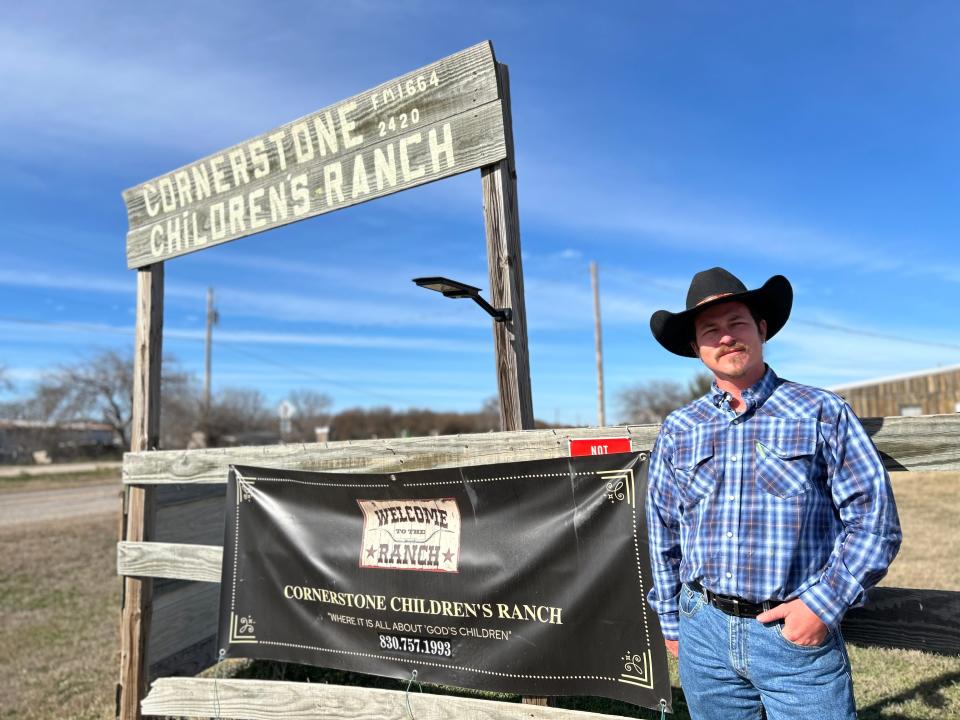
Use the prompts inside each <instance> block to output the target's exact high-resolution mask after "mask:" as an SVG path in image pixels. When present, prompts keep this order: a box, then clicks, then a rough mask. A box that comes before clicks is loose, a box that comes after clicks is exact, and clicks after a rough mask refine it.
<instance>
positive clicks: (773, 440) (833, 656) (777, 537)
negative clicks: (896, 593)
mask: <svg viewBox="0 0 960 720" xmlns="http://www.w3.org/2000/svg"><path fill="white" fill-rule="evenodd" d="M792 304H793V290H792V288H791V286H790V283H789V281H788V280H787V279H786V278H785V277H783V276H782V275H776V276H774V277H772V278H770V279H769V280H768V281H767V282H766V283H765V284H764V285H763V286H762V287H760V288H758V289H755V290H749V291H748V290H747V288H746V286H745V285H744V284H743V283H742V282H741V281H740V280H739V279H737V278H736V277H735V276H734V275H732V274H731V273H729V272H728V271H726V270H724V269H723V268H712V269H710V270H705V271H703V272H700V273H697V274H696V275H695V276H694V278H693V281H692V282H691V283H690V289H689V292H688V293H687V307H686V310H684V311H683V312H679V313H670V312H667V311H666V310H660V311H658V312H656V313H654V314H653V316H652V317H651V318H650V328H651V330H652V331H653V335H654V337H655V338H656V339H657V341H658V342H659V343H660V344H661V345H662V346H663V347H664V348H666V349H667V350H669V351H670V352H672V353H675V354H677V355H682V356H685V357H699V358H700V360H701V361H702V362H703V364H704V365H706V366H707V368H708V369H709V370H710V372H711V373H713V376H714V383H713V387H712V389H711V391H710V392H709V393H707V395H705V396H704V397H701V398H699V399H698V400H695V401H693V402H691V403H690V404H689V405H687V406H685V407H683V408H681V409H679V410H677V411H675V412H673V413H671V414H670V416H669V417H667V419H666V420H665V421H664V423H663V427H662V428H661V430H660V434H659V436H658V437H657V441H656V444H655V445H654V449H653V453H652V456H651V464H650V482H649V494H648V499H647V522H648V526H649V532H650V556H651V561H652V563H653V572H654V583H653V589H652V590H651V591H650V593H649V596H648V600H649V602H650V605H651V606H652V607H653V609H654V610H655V611H656V612H657V613H658V614H659V616H660V624H661V627H662V629H663V635H664V638H665V639H666V643H667V648H668V650H669V651H670V652H671V653H672V654H673V655H678V656H679V659H680V678H681V681H682V684H683V689H684V694H685V696H686V699H687V703H688V705H689V707H690V711H691V714H692V715H693V717H694V718H695V719H696V720H739V719H740V718H743V719H744V720H746V719H747V718H749V719H750V720H756V719H757V718H759V717H761V716H762V712H763V711H765V712H766V715H767V717H768V718H769V720H781V719H786V718H791V719H792V718H797V719H799V718H809V717H816V718H817V719H818V720H834V719H838V720H839V719H841V718H842V719H843V720H850V719H853V718H856V710H855V707H854V700H853V687H852V680H851V676H850V661H849V659H848V658H847V654H846V649H845V647H844V643H843V638H842V636H841V635H840V630H839V626H840V620H841V619H842V618H843V615H844V613H845V612H846V611H847V609H848V608H850V607H853V606H856V605H858V604H862V602H863V600H864V596H865V591H866V590H867V589H868V588H870V587H871V586H873V585H874V584H876V583H877V582H878V581H879V580H880V579H881V578H882V577H883V576H884V575H885V574H886V571H887V567H888V566H889V564H890V562H891V561H892V560H893V558H894V557H895V556H896V554H897V550H898V549H899V547H900V540H901V533H900V522H899V518H898V517H897V509H896V505H895V503H894V499H893V494H892V491H891V488H890V481H889V477H888V476H887V473H886V471H885V470H884V467H883V463H882V462H881V460H880V457H879V455H878V454H877V451H876V448H874V446H873V444H872V442H871V441H870V438H869V437H868V436H867V434H866V432H865V431H864V429H863V427H862V426H861V424H860V422H859V420H857V418H856V416H855V415H854V414H853V411H852V410H851V409H850V407H849V406H848V405H847V404H846V403H845V402H844V401H843V400H842V399H841V398H840V397H838V396H836V395H834V394H833V393H830V392H827V391H825V390H820V389H817V388H812V387H808V386H806V385H800V384H797V383H793V382H790V381H787V380H783V379H781V378H779V377H777V375H776V374H775V373H774V372H773V370H772V369H770V368H769V367H768V366H767V365H766V364H765V363H764V360H763V345H764V342H765V341H766V340H768V339H770V338H772V337H773V336H774V335H776V334H777V332H778V331H779V330H780V329H781V328H782V327H783V326H784V324H785V323H786V321H787V318H788V317H789V315H790V309H791V306H792ZM809 352H810V353H812V354H814V355H815V354H816V347H811V348H809Z"/></svg>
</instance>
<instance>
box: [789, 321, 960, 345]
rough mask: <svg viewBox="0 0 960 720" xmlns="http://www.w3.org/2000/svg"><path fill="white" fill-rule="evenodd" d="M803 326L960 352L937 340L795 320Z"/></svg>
mask: <svg viewBox="0 0 960 720" xmlns="http://www.w3.org/2000/svg"><path fill="white" fill-rule="evenodd" d="M794 322H795V323H799V324H801V325H810V326H811V327H818V328H821V329H823V330H834V331H836V332H842V333H846V334H847V335H862V336H864V337H873V338H879V339H881V340H895V341H897V342H902V343H907V344H908V345H926V346H929V347H939V348H947V349H949V350H960V344H957V343H945V342H937V341H935V340H917V339H915V338H905V337H902V336H900V335H890V334H887V333H879V332H874V331H872V330H858V329H856V328H851V327H846V326H845V325H837V324H836V323H827V322H817V321H814V320H794Z"/></svg>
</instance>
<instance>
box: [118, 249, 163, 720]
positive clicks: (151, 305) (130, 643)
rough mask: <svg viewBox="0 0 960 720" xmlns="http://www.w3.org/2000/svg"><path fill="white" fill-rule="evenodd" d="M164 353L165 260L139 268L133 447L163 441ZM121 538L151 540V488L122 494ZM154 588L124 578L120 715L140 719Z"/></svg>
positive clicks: (143, 581) (143, 580)
mask: <svg viewBox="0 0 960 720" xmlns="http://www.w3.org/2000/svg"><path fill="white" fill-rule="evenodd" d="M162 355H163V263H155V264H153V265H148V266H146V267H144V268H142V269H140V270H138V271H137V327H136V340H135V341H134V358H133V407H132V411H131V423H130V451H131V452H140V451H143V450H154V449H156V448H157V445H158V444H159V441H160V365H161V358H162ZM123 511H124V517H123V523H122V526H121V528H122V530H121V537H122V539H124V540H127V541H129V542H142V541H144V540H149V539H150V538H151V536H152V535H153V522H154V515H155V508H154V497H153V489H152V488H150V487H136V486H130V487H129V488H128V489H127V490H126V492H125V497H124V508H123ZM152 600H153V587H152V583H151V580H150V579H149V578H134V577H125V578H124V579H123V596H122V600H121V611H120V682H119V685H118V687H117V717H118V718H120V720H138V719H139V718H140V700H141V699H142V698H143V697H144V696H145V695H146V690H147V682H148V680H149V678H148V666H147V657H146V651H147V639H148V637H149V633H150V615H151V610H152Z"/></svg>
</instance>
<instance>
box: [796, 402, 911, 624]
mask: <svg viewBox="0 0 960 720" xmlns="http://www.w3.org/2000/svg"><path fill="white" fill-rule="evenodd" d="M825 441H826V447H825V459H826V462H827V480H828V483H829V485H830V493H831V495H832V497H833V503H834V506H835V507H836V508H837V510H838V512H839V513H840V520H841V522H842V523H843V531H842V532H841V533H840V535H839V536H838V537H837V540H836V542H835V543H834V546H833V551H832V552H831V554H830V558H829V560H828V561H827V565H826V567H825V569H824V572H823V574H822V575H821V577H820V579H819V580H818V581H817V582H816V583H815V584H814V585H812V586H811V587H809V588H808V589H807V590H806V591H804V592H803V593H802V594H801V595H800V599H801V600H803V602H804V604H806V605H807V607H809V608H810V609H811V610H813V612H815V613H816V614H817V615H818V616H819V617H820V619H821V620H823V622H825V623H826V624H827V625H830V626H834V625H837V624H838V623H839V622H840V620H841V619H842V618H843V615H844V613H845V612H846V611H847V610H848V609H849V608H851V607H856V606H858V605H862V604H863V602H864V600H865V599H866V591H867V590H868V589H869V588H871V587H873V586H874V585H876V584H877V583H878V582H879V581H880V580H881V579H882V578H883V576H884V575H886V574H887V568H888V567H889V566H890V563H891V562H893V559H894V558H895V557H896V555H897V552H898V551H899V549H900V542H901V540H902V537H903V535H902V532H901V530H900V518H899V516H898V514H897V505H896V502H895V501H894V498H893V489H892V488H891V486H890V477H889V475H887V471H886V469H885V468H884V467H883V462H882V460H881V459H880V454H879V453H878V452H877V449H876V448H875V447H874V445H873V442H872V441H871V440H870V438H869V436H868V435H867V433H866V431H865V430H864V429H863V425H861V424H860V421H859V420H858V419H857V416H856V415H855V414H854V413H853V410H852V409H851V408H850V406H849V405H847V404H846V403H844V404H843V407H842V408H841V410H840V413H839V415H838V416H837V421H836V425H835V426H834V432H833V433H832V435H830V436H829V437H827V438H825Z"/></svg>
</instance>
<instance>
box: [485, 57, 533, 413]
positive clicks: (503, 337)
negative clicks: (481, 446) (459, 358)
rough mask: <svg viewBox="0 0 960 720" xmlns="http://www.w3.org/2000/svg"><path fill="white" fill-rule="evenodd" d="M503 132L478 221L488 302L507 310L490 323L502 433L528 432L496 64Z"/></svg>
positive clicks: (520, 303)
mask: <svg viewBox="0 0 960 720" xmlns="http://www.w3.org/2000/svg"><path fill="white" fill-rule="evenodd" d="M497 70H498V76H499V80H500V94H501V98H502V100H501V102H502V104H503V113H504V122H503V126H504V132H505V133H506V136H507V137H506V142H507V148H508V153H507V157H506V158H505V159H503V160H501V161H500V162H498V163H496V164H494V165H489V166H487V167H485V168H483V169H482V170H481V171H480V178H481V185H482V188H483V218H484V226H485V228H486V237H487V267H488V271H489V277H490V303H491V304H492V305H493V306H494V307H495V308H510V312H511V317H510V320H509V321H507V322H496V321H494V322H493V346H494V358H495V360H496V365H497V367H496V370H497V389H498V393H497V397H498V398H499V400H500V427H501V429H503V430H529V429H531V428H533V394H532V390H531V388H530V353H529V350H528V347H527V309H526V301H525V299H524V295H523V261H522V253H521V251H520V211H519V207H518V205H517V173H516V168H515V165H514V155H513V130H512V127H511V123H512V120H511V114H510V74H509V72H508V71H507V66H506V65H503V64H499V63H498V65H497Z"/></svg>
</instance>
